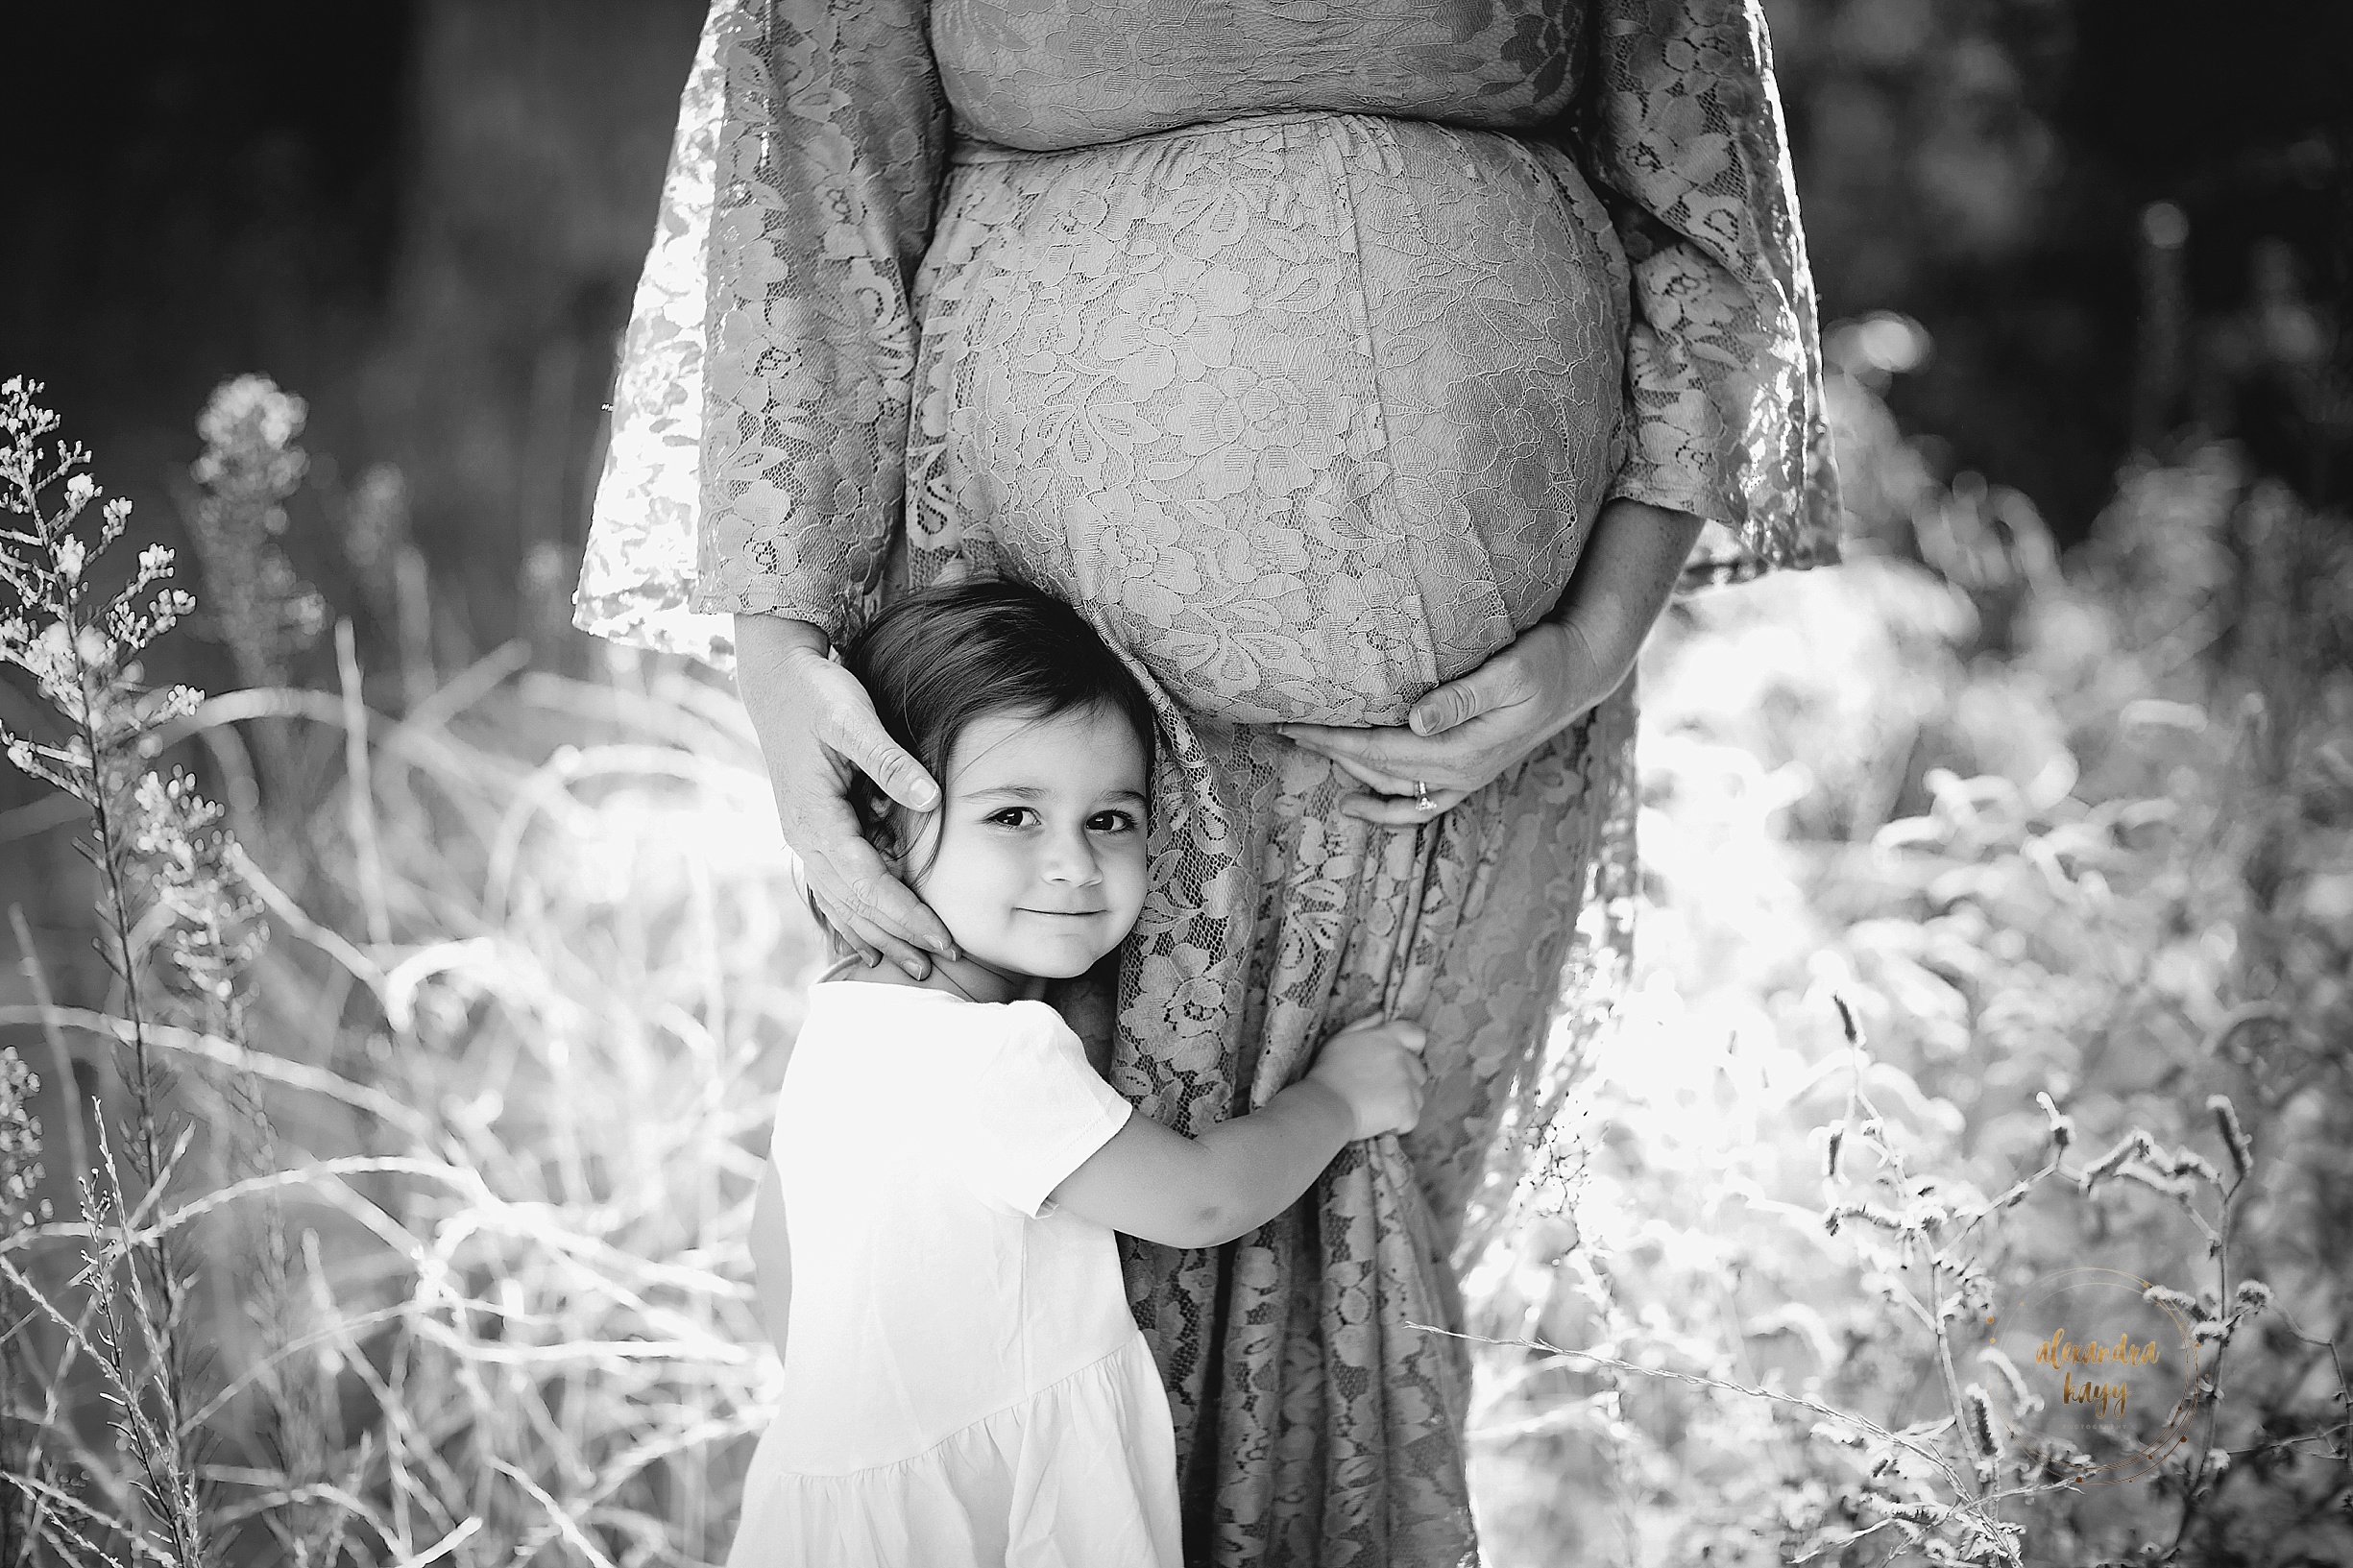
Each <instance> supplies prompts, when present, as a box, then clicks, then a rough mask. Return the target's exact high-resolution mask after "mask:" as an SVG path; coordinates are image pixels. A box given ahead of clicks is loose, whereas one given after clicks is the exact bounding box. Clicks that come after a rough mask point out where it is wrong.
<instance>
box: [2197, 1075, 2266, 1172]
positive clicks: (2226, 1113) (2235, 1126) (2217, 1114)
mask: <svg viewBox="0 0 2353 1568" xmlns="http://www.w3.org/2000/svg"><path fill="white" fill-rule="evenodd" d="M2206 1109H2208V1110H2209V1111H2212V1112H2213V1113H2214V1124H2215V1126H2216V1127H2217V1128H2218V1129H2219V1130H2220V1132H2221V1134H2222V1146H2223V1147H2224V1148H2226V1149H2228V1150H2229V1151H2230V1168H2231V1170H2233V1171H2235V1172H2236V1173H2237V1174H2238V1177H2239V1179H2240V1180H2241V1181H2244V1180H2246V1176H2247V1172H2248V1171H2250V1170H2254V1169H2255V1148H2254V1146H2253V1145H2252V1144H2250V1143H2248V1142H2247V1138H2246V1129H2244V1127H2242V1126H2240V1125H2239V1108H2238V1107H2237V1106H2235V1105H2233V1104H2232V1103H2231V1102H2230V1097H2229V1096H2228V1095H2209V1096H2207V1097H2206Z"/></svg>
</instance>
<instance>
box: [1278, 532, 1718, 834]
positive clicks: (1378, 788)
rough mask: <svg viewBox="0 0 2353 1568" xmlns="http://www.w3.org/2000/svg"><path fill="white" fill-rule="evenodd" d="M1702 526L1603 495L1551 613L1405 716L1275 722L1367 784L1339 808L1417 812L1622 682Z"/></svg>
mask: <svg viewBox="0 0 2353 1568" xmlns="http://www.w3.org/2000/svg"><path fill="white" fill-rule="evenodd" d="M1701 526H1702V524H1701V521H1700V519H1697V518H1695V517H1691V516H1689V515H1688V514H1686V513H1682V512H1669V511H1667V510H1665V509H1663V508H1662V507H1656V506H1650V505H1646V504H1644V503H1643V502H1640V501H1635V500H1628V499H1624V498H1620V499H1618V500H1614V501H1612V502H1611V503H1610V504H1609V505H1608V506H1606V507H1604V508H1603V509H1602V513H1601V516H1600V517H1599V518H1598V519H1595V521H1594V525H1593V536H1592V538H1591V539H1590V540H1589V542H1588V543H1587V545H1586V548H1585V553H1584V555H1583V556H1581V557H1580V558H1579V560H1578V563H1577V570H1576V574H1575V576H1574V577H1573V578H1572V579H1571V580H1570V582H1569V585H1568V589H1567V591H1565V592H1564V593H1563V594H1562V595H1561V602H1560V605H1559V606H1558V607H1557V608H1556V609H1555V610H1554V612H1553V614H1552V616H1551V618H1549V619H1547V620H1543V621H1540V622H1539V623H1538V624H1536V625H1534V626H1531V627H1530V628H1528V630H1527V631H1525V632H1522V633H1521V634H1520V635H1519V637H1518V639H1516V640H1515V641H1514V642H1513V643H1512V644H1511V645H1510V646H1509V647H1506V648H1504V649H1502V650H1501V651H1500V652H1498V653H1496V654H1495V655H1494V656H1493V657H1492V658H1490V659H1489V660H1488V661H1487V663H1484V664H1481V665H1480V666H1479V667H1478V668H1477V669H1474V670H1472V671H1471V672H1470V673H1469V674H1468V675H1465V676H1462V677H1460V678H1459V679H1456V680H1452V681H1449V682H1447V683H1446V684H1445V685H1444V686H1442V687H1440V688H1437V689H1436V690H1434V691H1431V692H1430V693H1428V694H1427V695H1426V696H1424V697H1423V698H1422V699H1421V700H1420V701H1419V702H1417V703H1416V704H1414V711H1413V713H1412V714H1411V723H1410V726H1409V725H1392V726H1387V727H1380V728H1373V729H1348V728H1345V727H1340V726H1335V725H1329V724H1286V725H1284V726H1282V734H1283V735H1285V736H1288V737H1289V738H1290V739H1292V740H1294V741H1297V742H1298V744H1299V745H1301V746H1304V747H1306V748H1307V749H1308V750H1309V751H1312V752H1316V753H1318V754H1319V755H1321V756H1323V757H1328V758H1330V759H1331V760H1333V761H1334V762H1337V763H1338V764H1339V765H1340V766H1341V767H1343V768H1346V770H1347V772H1348V774H1349V775H1350V776H1351V777H1352V778H1354V779H1355V780H1356V781H1357V782H1358V783H1359V784H1364V785H1365V786H1366V787H1365V788H1364V789H1363V790H1360V791H1358V792H1357V793H1355V794H1352V795H1349V796H1347V797H1346V798H1345V799H1343V800H1342V801H1341V803H1340V808H1341V810H1343V811H1345V812H1346V813H1347V814H1348V815H1349V816H1353V817H1362V818H1364V819H1365V820H1366V821H1368V822H1378V823H1383V824H1386V825H1388V826H1391V827H1411V826H1413V825H1414V824H1416V823H1419V822H1427V821H1429V820H1430V819H1431V818H1432V817H1435V816H1437V815H1438V814H1439V813H1440V812H1442V811H1445V810H1447V809H1449V808H1452V807H1454V806H1455V805H1457V804H1458V803H1460V802H1461V801H1462V800H1463V798H1464V797H1465V796H1467V795H1470V794H1473V793H1475V792H1476V791H1478V790H1481V789H1484V788H1486V787H1487V785H1488V784H1492V783H1493V782H1494V781H1495V780H1496V779H1497V778H1499V777H1501V776H1502V774H1503V773H1504V771H1505V770H1506V769H1508V768H1510V767H1512V766H1513V765H1514V764H1515V763H1516V762H1518V761H1519V760H1521V759H1522V758H1525V757H1526V756H1528V754H1529V753H1531V752H1533V751H1535V750H1536V749H1537V748H1538V747H1539V746H1541V745H1542V744H1544V742H1545V741H1547V740H1550V739H1551V738H1552V737H1553V736H1556V735H1558V734H1560V733H1561V731H1562V730H1564V729H1565V728H1566V727H1567V726H1568V725H1570V724H1572V723H1574V722H1575V721H1576V720H1577V718H1578V717H1579V716H1581V715H1582V714H1584V713H1585V712H1587V711H1589V709H1591V708H1593V707H1595V706H1596V705H1598V704H1599V703H1600V702H1601V700H1602V699H1603V698H1605V697H1607V696H1609V695H1610V693H1611V692H1613V691H1615V690H1616V689H1617V688H1619V687H1620V686H1622V685H1624V684H1625V681H1626V677H1627V676H1628V675H1630V674H1632V673H1633V671H1634V662H1635V659H1636V658H1637V656H1638V655H1639V654H1640V653H1641V651H1642V642H1643V639H1645V638H1647V637H1648V636H1649V635H1650V629H1651V626H1652V624H1653V623H1654V622H1656V621H1657V620H1658V618H1659V612H1660V611H1662V610H1663V609H1664V608H1666V601H1667V596H1668V594H1670V593H1671V592H1673V591H1674V587H1675V581H1676V578H1677V576H1678V574H1679V573H1680V572H1681V571H1682V569H1683V563H1684V558H1685V557H1686V556H1687V555H1689V554H1690V553H1691V546H1692V544H1693V543H1695V542H1696V541H1697V540H1698V538H1699V531H1700V528H1701Z"/></svg>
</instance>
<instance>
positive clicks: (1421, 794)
mask: <svg viewBox="0 0 2353 1568" xmlns="http://www.w3.org/2000/svg"><path fill="white" fill-rule="evenodd" d="M1414 809H1415V810H1417V811H1435V810H1437V809H1438V803H1437V802H1436V801H1434V800H1432V799H1430V786H1429V785H1428V784H1423V783H1422V782H1421V781H1420V780H1419V779H1416V780H1415V781H1414Z"/></svg>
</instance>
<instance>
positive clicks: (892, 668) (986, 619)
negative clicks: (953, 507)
mask: <svg viewBox="0 0 2353 1568" xmlns="http://www.w3.org/2000/svg"><path fill="white" fill-rule="evenodd" d="M841 662H842V663H843V665H844V666H846V667H847V668H848V669H849V671H850V673H851V674H853V675H855V676H857V677H858V679H859V682H860V684H861V685H862V686H863V687H865V688H866V695H867V696H869V697H871V698H872V699H873V700H874V712H875V714H876V716H877V717H879V718H880V719H881V720H882V721H883V728H884V729H885V731H886V732H888V734H889V736H890V738H891V739H893V740H895V741H897V742H898V743H899V744H900V745H902V746H904V747H906V748H907V750H908V752H909V753H910V755H912V756H913V757H914V759H915V760H917V761H919V762H921V763H922V764H923V765H924V767H925V769H926V770H927V771H929V772H930V773H931V775H932V777H933V778H934V780H935V781H937V782H938V784H939V786H940V787H941V788H942V789H945V788H947V786H948V759H949V758H950V757H951V756H953V755H954V754H955V751H956V742H957V737H958V736H961V735H962V734H963V733H964V730H965V727H966V726H968V725H970V724H971V723H973V722H974V721H975V720H976V719H982V718H986V717H988V716H990V715H991V714H996V713H1019V714H1022V715H1024V716H1026V717H1029V718H1031V719H1051V718H1059V717H1060V716H1061V715H1063V714H1064V713H1072V712H1083V711H1085V710H1087V709H1090V708H1107V709H1109V710H1111V711H1112V712H1116V713H1118V714H1120V715H1121V716H1122V717H1124V718H1126V719H1127V721H1128V723H1129V724H1130V725H1131V726H1133V727H1134V729H1135V735H1136V739H1137V740H1138V741H1139V742H1140V743H1141V744H1142V745H1143V748H1144V760H1145V765H1146V767H1148V768H1149V767H1150V766H1151V764H1152V747H1153V742H1154V738H1155V736H1157V733H1158V732H1157V730H1156V728H1155V724H1154V720H1153V718H1152V702H1151V700H1150V699H1149V698H1147V697H1146V696H1145V695H1144V688H1143V687H1142V686H1140V685H1139V684H1137V681H1136V678H1135V677H1134V676H1133V675H1132V674H1130V673H1129V672H1128V666H1127V665H1125V664H1123V663H1120V661H1119V656H1118V655H1117V654H1114V653H1113V652H1112V651H1111V650H1110V648H1109V647H1108V646H1106V645H1105V644H1104V639H1102V638H1101V637H1100V636H1098V635H1097V633H1096V631H1095V628H1094V627H1092V626H1090V625H1088V624H1087V621H1086V617H1085V616H1083V615H1079V612H1078V611H1076V610H1073V609H1072V608H1071V607H1070V606H1069V605H1067V604H1064V603H1063V602H1062V601H1061V600H1059V599H1057V598H1055V597H1054V596H1053V595H1051V594H1049V593H1045V592H1042V591H1039V590H1037V589H1034V588H1031V586H1030V585H1029V584H1027V583H1022V582H1014V581H1009V580H1002V579H993V578H992V579H981V580H977V581H976V580H967V581H963V582H956V583H941V584H937V585H935V586H934V587H931V588H926V589H918V590H916V591H913V592H911V593H909V594H907V595H905V596H904V597H901V598H899V599H896V600H894V601H892V602H891V603H890V604H889V605H888V606H887V607H885V609H884V611H883V613H882V614H881V615H877V616H875V618H874V621H873V623H872V624H871V625H869V626H868V627H867V628H866V629H865V631H864V632H863V633H861V635H860V636H859V637H858V638H857V639H854V640H853V641H851V643H850V644H849V645H848V646H847V647H846V648H845V649H843V650H842V656H841ZM850 804H851V806H852V807H853V808H855V809H856V811H857V812H858V825H859V830H860V832H862V833H864V835H865V837H866V841H867V842H868V843H870V844H872V845H873V846H874V847H875V848H876V849H878V850H880V851H881V852H882V853H883V854H884V855H885V856H889V857H892V858H897V857H898V856H903V855H904V854H905V853H906V851H907V849H908V847H909V846H908V840H907V829H908V826H909V823H908V820H907V814H906V813H905V812H903V811H901V810H900V809H899V808H897V807H896V805H894V804H893V802H892V801H891V799H890V797H889V796H887V795H885V794H884V793H883V791H882V790H881V789H880V788H879V787H878V786H877V785H876V784H875V783H874V781H872V780H871V779H868V778H866V777H865V776H864V775H863V774H861V775H859V776H858V778H857V779H856V781H855V782H854V784H853V785H852V787H851V791H850Z"/></svg>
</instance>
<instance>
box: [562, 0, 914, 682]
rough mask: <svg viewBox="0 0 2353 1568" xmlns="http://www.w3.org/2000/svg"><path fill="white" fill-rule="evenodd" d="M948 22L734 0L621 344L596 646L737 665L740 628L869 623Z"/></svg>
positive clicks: (597, 581) (910, 364)
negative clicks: (732, 620) (764, 618)
mask: <svg viewBox="0 0 2353 1568" xmlns="http://www.w3.org/2000/svg"><path fill="white" fill-rule="evenodd" d="M928 3H929V0H831V3H830V4H829V3H828V0H714V3H713V5H712V8H711V13H710V18H709V20H708V21H707V22H706V23H705V25H704V30H703V39H702V47H701V50H700V51H699V52H698V54H697V56H696V58H695V63H694V68H693V71H692V73H691V76H690V78H689V80H688V83H687V88H686V92H685V94H684V95H683V97H682V99H681V101H680V108H679V123H678V133H677V136H676V139H675V141H674V142H673V144H672V150H671V157H670V169H669V174H668V178H667V181H665V184H664V188H663V201H662V216H661V222H660V224H659V226H658V228H657V229H656V232H655V236H654V242H653V245H652V248H651V249H650V250H649V252H648V253H647V256H646V263H645V270H644V273H643V276H642V277H641V278H640V281H639V284H638V292H637V297H636V300H635V302H634V305H633V308H632V311H631V321H630V326H629V330H628V335H627V337H626V338H625V339H624V341H623V345H622V352H621V366H620V371H619V376H618V378H617V383H616V387H615V394H614V399H613V425H612V436H611V442H610V445H609V446H608V448H607V453H606V461H605V470H604V475H603V478H602V480H601V481H600V483H599V484H598V487H597V493H596V504H595V511H594V519H593V520H592V523H591V527H590V535H589V545H588V550H587V554H586V557H585V559H584V561H583V564H582V569H581V581H580V588H579V591H578V593H577V594H576V595H575V598H574V616H573V618H574V620H575V621H576V622H577V623H578V624H579V625H580V626H582V627H584V628H586V629H587V630H589V631H592V632H594V633H596V634H598V635H599V636H603V637H607V638H612V639H616V640H619V641H625V642H632V643H636V644H639V645H642V646H647V647H656V648H663V649H667V650H670V651H677V652H686V653H692V654H696V655H698V656H700V657H703V658H708V659H714V660H716V661H720V662H724V660H725V659H726V658H727V657H728V656H729V654H730V653H731V652H732V649H731V647H730V645H729V642H730V639H729V616H730V615H732V614H734V613H736V612H749V613H753V614H764V615H791V616H794V617H796V618H799V619H804V620H809V621H812V622H813V623H815V624H817V625H819V626H821V627H823V628H824V629H825V631H826V632H827V634H828V635H829V636H832V637H835V638H840V637H842V636H844V635H845V634H846V633H847V632H848V631H849V630H850V629H851V628H852V627H853V626H854V625H855V624H856V623H857V621H858V620H859V619H860V618H861V616H862V614H863V610H864V607H865V606H866V604H867V603H868V602H869V600H870V599H871V597H872V594H873V592H874V591H875V588H876V586H877V583H878V580H879V578H880V576H881V573H882V568H883V563H884V560H885V556H886V555H887V553H888V550H889V547H890V543H891V542H892V540H893V538H894V537H895V535H896V532H897V530H898V527H899V525H900V496H901V490H902V476H903V472H904V469H905V462H906V444H907V414H908V401H909V388H910V383H911V380H912V375H913V368H914V351H915V328H914V322H913V317H912V313H911V311H910V306H909V293H910V286H911V281H912V278H913V277H914V272H915V269H916V267H917V266H918V265H919V264H920V262H921V260H922V256H923V253H924V249H925V247H926V245H927V244H928V243H929V240H930V235H931V226H932V206H933V198H934V190H935V187H936V185H937V182H938V179H939V176H940V174H941V172H942V170H943V169H944V166H945V158H946V150H947V132H948V121H947V107H946V100H945V99H944V98H943V97H942V96H941V93H940V90H939V83H938V76H937V73H936V71H935V69H934V65H933V62H932V55H931V47H930V44H929V42H928V34H927V19H926V15H925V12H926V11H927V10H928Z"/></svg>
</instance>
